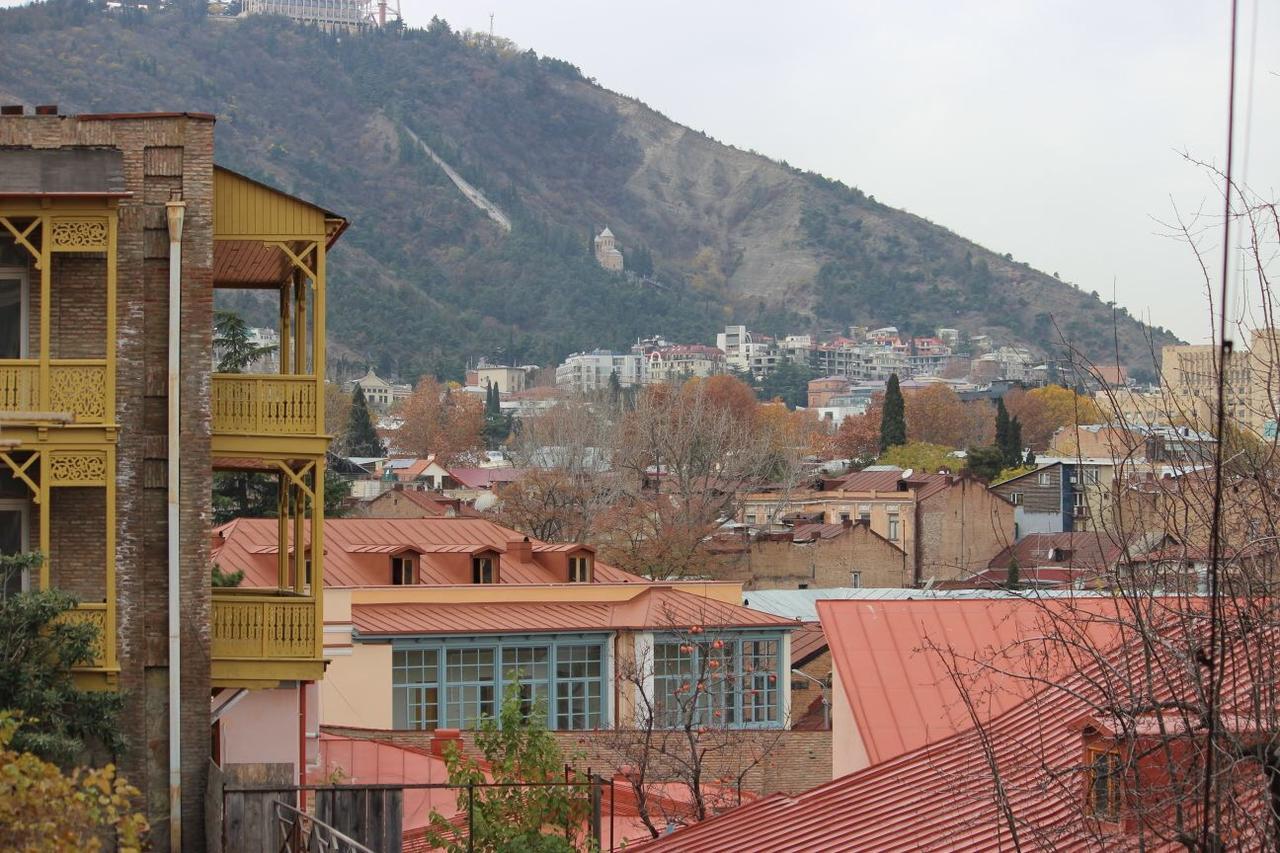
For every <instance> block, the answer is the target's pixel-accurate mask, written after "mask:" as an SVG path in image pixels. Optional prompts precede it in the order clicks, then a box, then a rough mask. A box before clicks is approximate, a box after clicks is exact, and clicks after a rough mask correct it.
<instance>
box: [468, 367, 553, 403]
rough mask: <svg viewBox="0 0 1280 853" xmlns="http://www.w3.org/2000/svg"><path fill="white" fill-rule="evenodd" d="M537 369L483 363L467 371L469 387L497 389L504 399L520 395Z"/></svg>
mask: <svg viewBox="0 0 1280 853" xmlns="http://www.w3.org/2000/svg"><path fill="white" fill-rule="evenodd" d="M536 369H537V368H536V367H508V366H507V365H505V364H485V363H484V362H481V363H480V364H478V365H476V366H475V367H473V368H470V369H468V370H467V385H468V386H471V387H477V388H484V387H486V386H489V387H496V388H497V389H498V393H500V394H502V395H503V396H504V397H505V396H506V395H508V394H518V393H520V392H521V391H523V390H524V389H525V387H526V386H527V385H528V382H529V374H530V373H532V372H533V371H535V370H536Z"/></svg>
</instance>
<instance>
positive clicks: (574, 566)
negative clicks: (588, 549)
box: [569, 554, 591, 583]
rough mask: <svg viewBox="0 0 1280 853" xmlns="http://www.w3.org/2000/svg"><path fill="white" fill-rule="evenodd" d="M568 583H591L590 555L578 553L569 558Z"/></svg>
mask: <svg viewBox="0 0 1280 853" xmlns="http://www.w3.org/2000/svg"><path fill="white" fill-rule="evenodd" d="M569 583H591V556H590V555H589V554H579V555H577V556H575V557H570V558H569Z"/></svg>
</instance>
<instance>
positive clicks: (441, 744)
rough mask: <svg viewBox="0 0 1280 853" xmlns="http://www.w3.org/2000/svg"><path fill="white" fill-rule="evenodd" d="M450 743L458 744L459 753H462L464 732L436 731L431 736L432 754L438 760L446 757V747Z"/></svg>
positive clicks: (454, 730)
mask: <svg viewBox="0 0 1280 853" xmlns="http://www.w3.org/2000/svg"><path fill="white" fill-rule="evenodd" d="M450 743H454V744H457V747H456V748H457V749H458V751H459V752H461V751H462V732H461V731H460V730H458V729H436V730H435V731H434V732H432V734H431V754H432V755H434V756H435V757H436V758H444V757H445V747H447V746H448V745H449V744H450Z"/></svg>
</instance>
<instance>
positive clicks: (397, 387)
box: [342, 367, 413, 412]
mask: <svg viewBox="0 0 1280 853" xmlns="http://www.w3.org/2000/svg"><path fill="white" fill-rule="evenodd" d="M357 385H359V386H360V390H362V391H364V400H365V402H366V403H368V404H369V408H370V409H373V410H375V411H378V412H388V411H390V410H391V409H392V408H393V407H394V406H395V405H396V404H397V403H400V402H402V401H404V400H407V399H409V397H410V395H412V394H413V386H412V385H409V384H408V383H402V382H388V381H387V380H385V379H383V378H382V377H381V376H379V375H378V374H376V373H374V372H373V368H372V367H370V368H369V369H368V371H366V373H365V375H364V376H361V377H360V378H359V379H353V380H351V381H350V382H347V383H346V384H345V385H343V386H342V387H343V390H344V391H346V392H347V393H348V394H350V393H352V392H353V391H355V389H356V386H357Z"/></svg>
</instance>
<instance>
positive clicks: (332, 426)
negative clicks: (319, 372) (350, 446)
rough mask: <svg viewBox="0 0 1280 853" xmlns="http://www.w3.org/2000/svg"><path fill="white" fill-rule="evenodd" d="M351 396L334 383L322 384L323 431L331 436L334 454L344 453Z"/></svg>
mask: <svg viewBox="0 0 1280 853" xmlns="http://www.w3.org/2000/svg"><path fill="white" fill-rule="evenodd" d="M351 406H352V400H351V395H350V394H346V393H344V392H343V390H342V386H340V385H338V384H337V383H335V382H326V383H324V431H325V432H326V433H328V434H329V435H331V436H333V445H332V446H333V449H334V452H336V453H343V452H345V448H346V446H347V430H348V429H349V428H350V426H351Z"/></svg>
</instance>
